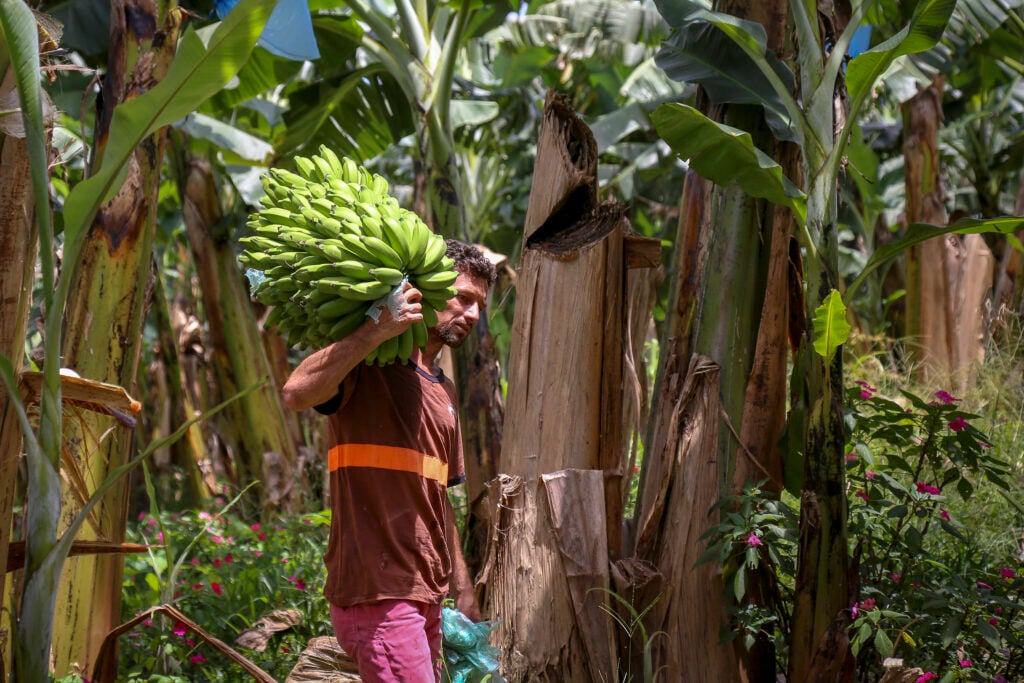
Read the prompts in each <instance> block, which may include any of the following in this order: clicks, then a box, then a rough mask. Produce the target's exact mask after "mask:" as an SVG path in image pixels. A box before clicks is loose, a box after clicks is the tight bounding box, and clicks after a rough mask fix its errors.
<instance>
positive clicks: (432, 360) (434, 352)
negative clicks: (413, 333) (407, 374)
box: [411, 344, 444, 375]
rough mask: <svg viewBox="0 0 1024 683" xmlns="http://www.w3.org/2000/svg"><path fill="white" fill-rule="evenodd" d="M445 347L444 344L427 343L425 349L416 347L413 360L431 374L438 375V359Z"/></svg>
mask: <svg viewBox="0 0 1024 683" xmlns="http://www.w3.org/2000/svg"><path fill="white" fill-rule="evenodd" d="M443 348H444V344H440V345H433V344H427V348H426V350H424V351H421V350H420V349H414V350H413V355H412V359H411V360H412V361H413V362H414V363H416V364H417V365H419V366H420V367H421V368H423V369H424V370H426V371H427V372H429V373H430V374H432V375H436V374H437V370H438V367H437V361H438V359H439V358H440V356H441V349H443Z"/></svg>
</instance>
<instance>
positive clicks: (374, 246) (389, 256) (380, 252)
mask: <svg viewBox="0 0 1024 683" xmlns="http://www.w3.org/2000/svg"><path fill="white" fill-rule="evenodd" d="M363 244H364V245H366V248H367V249H369V250H370V251H372V252H373V254H374V256H375V257H376V258H377V260H378V261H380V264H381V265H383V266H387V267H388V268H397V269H399V270H401V268H402V259H401V258H400V257H399V256H398V254H397V253H395V250H394V249H392V248H391V245H389V244H388V243H387V242H385V241H384V240H382V239H380V238H379V237H374V236H373V235H363Z"/></svg>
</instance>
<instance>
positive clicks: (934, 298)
mask: <svg viewBox="0 0 1024 683" xmlns="http://www.w3.org/2000/svg"><path fill="white" fill-rule="evenodd" d="M944 83H945V79H944V78H938V79H937V80H936V81H934V82H932V83H931V84H930V85H929V86H928V87H927V88H925V89H923V90H922V91H921V92H919V93H918V94H917V95H915V96H914V97H912V98H911V99H910V100H908V101H907V102H906V103H905V104H904V105H903V130H904V135H903V140H904V142H903V158H904V165H905V167H906V174H905V175H906V199H907V208H906V220H907V223H908V224H911V223H931V224H933V225H945V224H946V222H947V220H948V216H947V215H946V207H945V191H944V183H943V174H942V163H941V155H940V154H939V139H938V138H939V135H938V131H939V127H940V125H941V121H942V92H943V85H944ZM994 262H995V259H994V257H993V256H992V252H991V251H990V250H989V248H988V246H987V245H986V244H985V240H984V238H983V237H982V236H981V235H967V236H965V237H961V236H959V235H953V234H948V235H943V236H940V237H935V238H932V239H929V240H927V241H925V242H922V243H921V244H918V245H915V246H913V247H911V248H910V250H909V251H908V252H907V256H906V270H907V309H906V311H907V330H906V332H907V336H908V338H909V339H910V343H909V344H908V347H907V349H908V355H909V358H908V367H912V368H914V371H915V373H917V375H918V378H919V379H921V380H923V381H931V382H933V383H936V382H937V383H942V384H945V383H946V382H948V381H952V384H950V385H949V386H952V387H954V390H955V391H958V392H961V393H962V392H964V391H966V390H967V388H968V386H969V385H970V383H971V379H972V376H973V374H974V373H975V372H976V370H977V366H978V364H979V363H980V362H981V360H982V359H983V357H984V349H983V345H982V343H983V339H984V334H985V332H984V331H985V328H986V322H985V309H984V300H985V298H986V297H987V294H988V290H989V288H990V286H991V285H992V283H993V271H994Z"/></svg>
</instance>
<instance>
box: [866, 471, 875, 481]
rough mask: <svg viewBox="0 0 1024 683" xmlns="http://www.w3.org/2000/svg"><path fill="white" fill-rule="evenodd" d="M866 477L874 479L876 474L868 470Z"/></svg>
mask: <svg viewBox="0 0 1024 683" xmlns="http://www.w3.org/2000/svg"><path fill="white" fill-rule="evenodd" d="M864 476H865V477H867V478H868V479H874V478H875V473H874V472H872V471H871V470H868V471H867V472H865V473H864Z"/></svg>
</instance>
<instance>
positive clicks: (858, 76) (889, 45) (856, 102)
mask: <svg viewBox="0 0 1024 683" xmlns="http://www.w3.org/2000/svg"><path fill="white" fill-rule="evenodd" d="M955 7H956V0H919V2H918V3H917V6H916V7H915V9H914V14H913V16H912V17H911V18H910V22H909V23H908V24H907V25H906V26H904V27H903V29H902V30H901V31H900V32H899V33H897V34H896V35H894V36H892V37H891V38H889V39H888V40H886V41H884V42H882V43H879V44H878V45H876V46H875V47H873V48H871V49H870V50H868V51H867V52H863V53H861V54H860V55H858V56H857V57H855V58H854V59H852V60H851V61H850V63H849V64H848V65H847V67H846V89H847V91H848V92H849V93H850V101H851V106H850V115H849V116H850V117H851V118H856V117H857V116H858V115H859V114H860V108H861V107H862V106H863V103H864V101H865V100H866V99H867V97H868V95H869V94H870V93H871V89H872V88H874V87H875V82H876V81H877V80H878V78H879V77H880V76H881V75H882V74H883V73H885V71H886V69H888V68H889V66H890V65H891V64H892V63H893V61H895V60H896V58H897V57H902V56H903V55H909V54H913V53H917V52H924V51H925V50H929V49H931V48H933V47H935V45H936V44H938V42H939V40H940V39H941V38H942V34H943V32H944V31H945V30H946V26H947V24H948V23H949V18H950V16H951V15H952V14H953V10H954V8H955Z"/></svg>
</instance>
